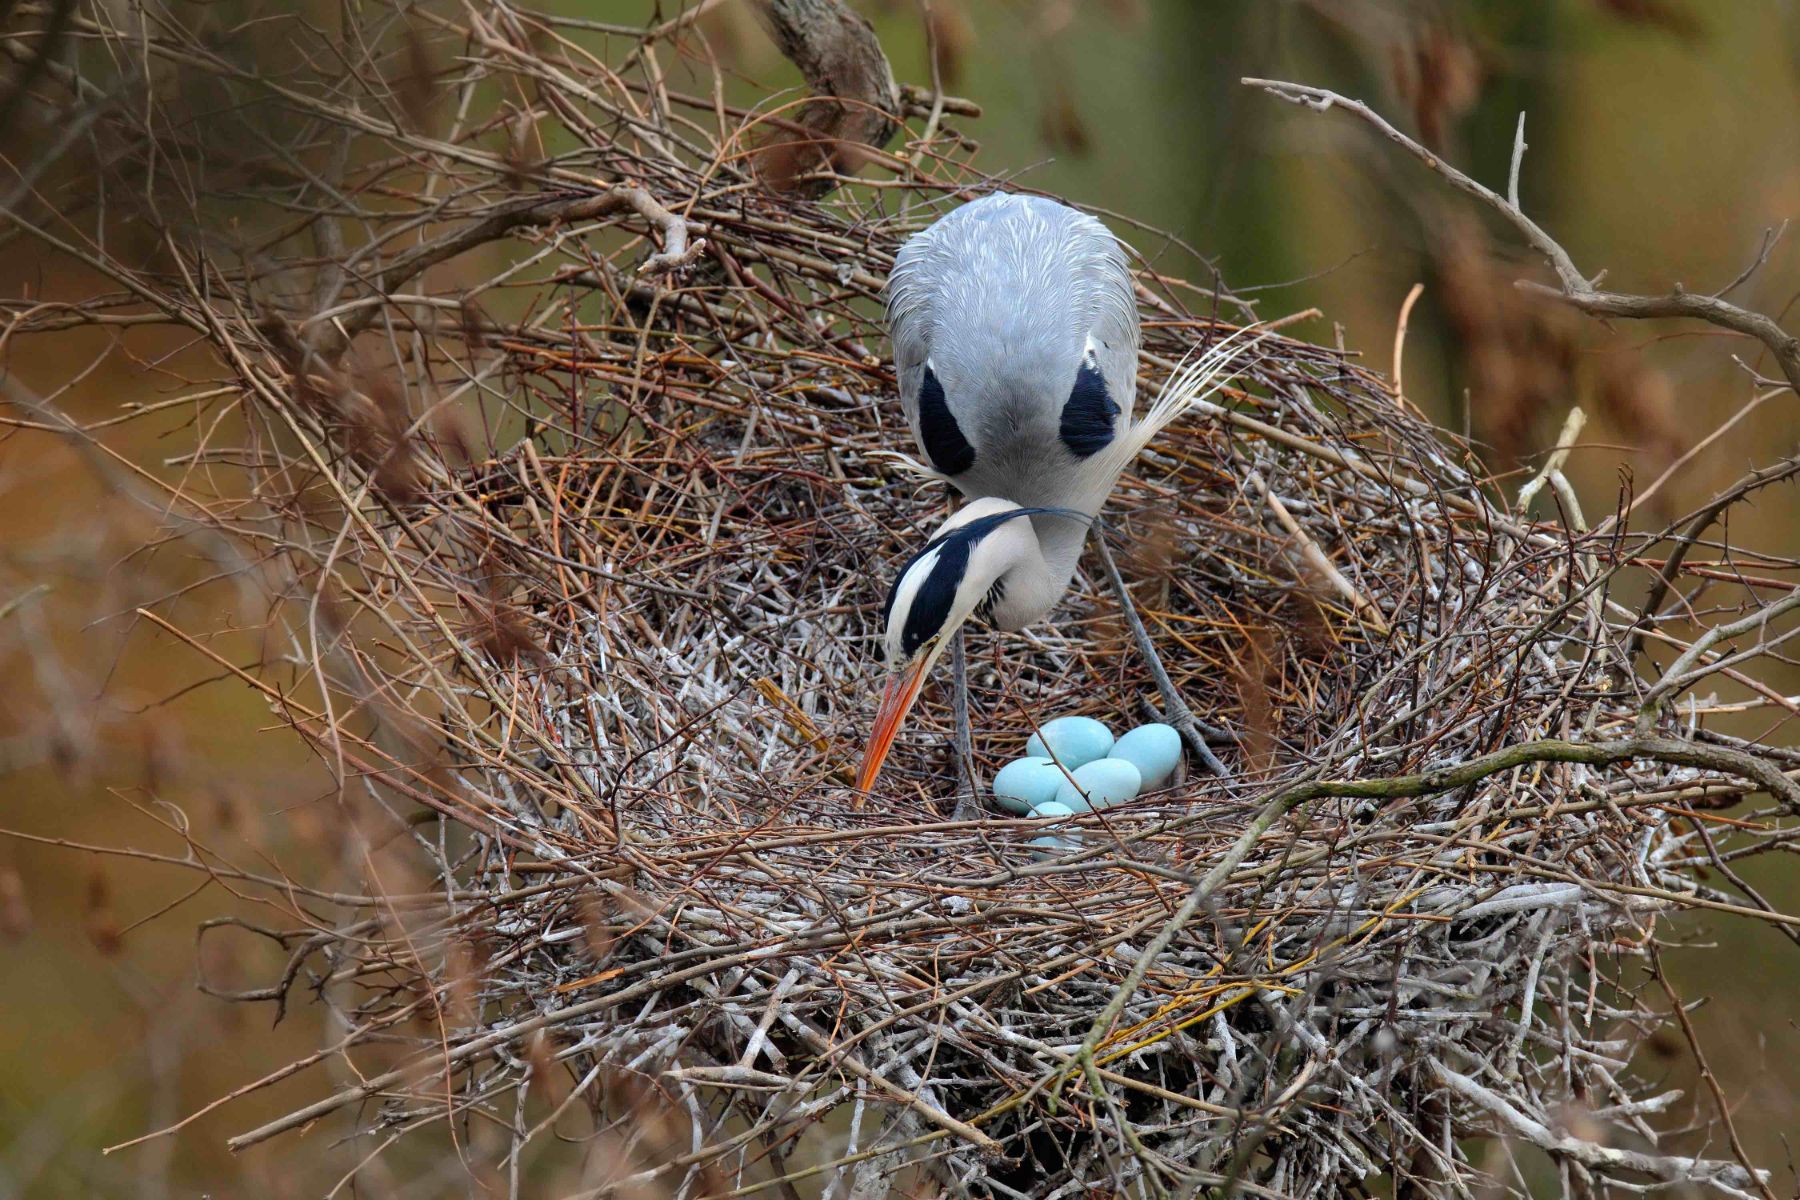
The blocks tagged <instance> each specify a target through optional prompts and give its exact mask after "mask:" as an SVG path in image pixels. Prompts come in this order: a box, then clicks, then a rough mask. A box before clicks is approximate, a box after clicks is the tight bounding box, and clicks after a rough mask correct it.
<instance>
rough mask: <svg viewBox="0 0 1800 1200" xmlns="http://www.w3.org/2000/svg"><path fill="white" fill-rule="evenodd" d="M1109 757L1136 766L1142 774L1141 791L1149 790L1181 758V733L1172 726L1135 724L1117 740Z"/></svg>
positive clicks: (1163, 779)
mask: <svg viewBox="0 0 1800 1200" xmlns="http://www.w3.org/2000/svg"><path fill="white" fill-rule="evenodd" d="M1112 757H1113V758H1122V759H1124V760H1125V761H1126V762H1128V763H1130V764H1131V765H1132V766H1134V767H1136V768H1137V769H1138V774H1139V775H1142V776H1143V777H1144V786H1143V790H1144V791H1146V792H1153V791H1155V790H1156V789H1157V788H1159V787H1161V786H1163V785H1164V784H1165V783H1167V782H1169V778H1170V776H1172V775H1174V774H1175V765H1176V764H1177V763H1179V762H1180V761H1181V735H1180V734H1179V733H1177V732H1175V727H1174V726H1173V725H1139V726H1138V727H1137V728H1136V729H1133V730H1132V731H1131V732H1130V733H1127V734H1126V735H1125V736H1124V737H1122V738H1120V739H1119V740H1118V742H1117V744H1115V745H1114V746H1113V748H1112Z"/></svg>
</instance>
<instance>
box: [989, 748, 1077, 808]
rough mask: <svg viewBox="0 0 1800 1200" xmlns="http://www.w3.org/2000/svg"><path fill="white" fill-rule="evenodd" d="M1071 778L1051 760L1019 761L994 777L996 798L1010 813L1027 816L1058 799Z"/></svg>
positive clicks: (1002, 768)
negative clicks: (1037, 808) (1058, 793)
mask: <svg viewBox="0 0 1800 1200" xmlns="http://www.w3.org/2000/svg"><path fill="white" fill-rule="evenodd" d="M1067 782H1068V779H1067V778H1066V777H1065V776H1064V775H1063V773H1062V772H1061V771H1059V770H1057V769H1056V764H1055V763H1053V762H1051V761H1050V760H1049V759H1047V758H1015V759H1013V760H1012V761H1011V762H1009V763H1007V764H1006V765H1005V766H1004V767H1001V768H1000V770H999V771H998V772H996V773H995V775H994V799H995V800H996V801H998V802H999V804H1000V807H1001V808H1004V809H1006V810H1007V811H1008V812H1015V813H1018V814H1019V815H1020V816H1024V815H1025V814H1026V813H1028V812H1030V811H1031V810H1032V809H1034V808H1036V807H1037V806H1038V805H1040V804H1044V803H1047V802H1049V801H1051V800H1054V799H1056V789H1057V788H1059V787H1061V786H1062V785H1063V784H1065V783H1067Z"/></svg>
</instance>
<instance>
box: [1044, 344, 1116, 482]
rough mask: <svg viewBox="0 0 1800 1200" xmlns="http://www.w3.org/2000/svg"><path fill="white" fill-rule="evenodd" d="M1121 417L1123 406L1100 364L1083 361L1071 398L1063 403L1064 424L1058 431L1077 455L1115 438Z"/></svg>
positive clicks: (1101, 447)
mask: <svg viewBox="0 0 1800 1200" xmlns="http://www.w3.org/2000/svg"><path fill="white" fill-rule="evenodd" d="M1118 417H1119V406H1118V405H1117V404H1114V403H1113V398H1112V397H1111V396H1109V395H1107V394H1106V380H1105V378H1104V377H1102V376H1101V374H1100V368H1099V367H1096V366H1095V365H1094V364H1093V363H1083V364H1082V366H1081V371H1080V372H1079V373H1078V374H1077V375H1076V376H1075V386H1074V388H1072V389H1071V390H1070V392H1069V402H1068V403H1067V404H1065V405H1063V411H1062V428H1061V429H1060V430H1059V431H1058V432H1059V433H1060V434H1061V435H1062V440H1063V445H1065V446H1067V447H1068V448H1069V450H1070V452H1071V453H1072V454H1074V455H1075V457H1076V458H1087V457H1088V456H1089V455H1091V454H1098V453H1099V452H1100V451H1102V450H1104V449H1106V447H1107V446H1108V444H1110V443H1111V442H1112V440H1113V422H1114V421H1116V420H1118Z"/></svg>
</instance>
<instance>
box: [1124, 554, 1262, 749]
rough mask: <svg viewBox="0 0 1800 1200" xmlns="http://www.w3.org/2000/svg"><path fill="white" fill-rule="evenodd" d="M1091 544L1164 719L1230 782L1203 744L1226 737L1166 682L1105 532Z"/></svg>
mask: <svg viewBox="0 0 1800 1200" xmlns="http://www.w3.org/2000/svg"><path fill="white" fill-rule="evenodd" d="M1094 542H1095V543H1096V545H1098V547H1099V549H1100V563H1101V565H1102V566H1103V567H1105V568H1106V579H1107V582H1108V583H1110V584H1111V585H1112V590H1113V594H1114V595H1116V596H1118V598H1119V607H1120V608H1121V609H1122V610H1123V611H1124V613H1125V624H1126V626H1127V627H1128V628H1129V629H1130V630H1131V636H1132V639H1133V640H1134V641H1136V642H1137V648H1138V653H1139V654H1142V655H1143V656H1144V662H1145V663H1146V664H1148V666H1149V667H1150V676H1151V678H1153V679H1155V680H1156V690H1157V691H1159V692H1161V693H1162V701H1163V712H1164V719H1165V720H1166V721H1167V722H1168V724H1170V725H1173V726H1174V727H1175V731H1176V732H1177V733H1179V734H1180V735H1181V740H1182V741H1184V742H1186V743H1187V747H1188V749H1189V750H1191V751H1192V752H1193V754H1194V757H1195V758H1197V759H1199V760H1200V763H1201V765H1202V766H1204V767H1205V768H1206V769H1207V770H1208V771H1211V772H1212V773H1213V774H1214V775H1216V776H1218V777H1219V778H1220V779H1230V778H1231V772H1230V771H1227V770H1226V769H1225V764H1224V763H1222V762H1220V761H1219V758H1218V756H1217V755H1216V754H1214V753H1213V752H1212V747H1211V746H1208V745H1207V744H1206V736H1207V735H1208V734H1211V735H1213V736H1214V737H1215V738H1216V739H1217V740H1221V741H1222V740H1228V738H1229V735H1228V734H1226V733H1225V731H1224V730H1222V729H1216V728H1214V727H1212V726H1205V727H1204V728H1203V727H1202V723H1201V722H1200V720H1199V719H1198V718H1197V717H1195V716H1194V712H1193V710H1192V709H1190V708H1189V707H1188V706H1187V701H1186V700H1184V699H1182V696H1181V693H1180V692H1179V691H1178V690H1176V687H1175V683H1174V681H1173V680H1171V679H1170V678H1169V672H1168V671H1167V670H1166V669H1165V668H1164V667H1163V664H1162V656H1161V655H1159V654H1157V652H1156V647H1155V646H1154V645H1153V644H1151V641H1150V634H1149V632H1148V631H1147V630H1146V629H1145V628H1144V622H1143V619H1142V618H1140V617H1139V616H1138V611H1137V605H1136V604H1135V603H1134V602H1133V601H1132V599H1131V591H1130V589H1128V588H1127V587H1126V586H1125V577H1124V576H1123V575H1121V574H1120V573H1119V564H1118V563H1116V562H1114V561H1113V554H1112V547H1110V546H1108V545H1107V544H1106V530H1105V529H1104V528H1101V529H1099V530H1098V532H1097V534H1096V536H1095V538H1094Z"/></svg>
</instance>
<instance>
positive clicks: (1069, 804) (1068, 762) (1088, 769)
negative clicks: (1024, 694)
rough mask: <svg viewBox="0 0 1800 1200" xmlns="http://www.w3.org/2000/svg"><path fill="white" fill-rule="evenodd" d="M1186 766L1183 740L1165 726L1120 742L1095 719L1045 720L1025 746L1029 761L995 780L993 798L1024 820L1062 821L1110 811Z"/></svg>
mask: <svg viewBox="0 0 1800 1200" xmlns="http://www.w3.org/2000/svg"><path fill="white" fill-rule="evenodd" d="M1180 763H1181V735H1180V734H1178V733H1176V732H1175V730H1174V729H1173V728H1172V727H1170V726H1168V725H1163V724H1152V725H1139V726H1138V727H1137V728H1136V729H1133V730H1131V731H1130V732H1128V733H1126V734H1125V736H1124V737H1121V738H1118V739H1117V740H1115V739H1114V738H1113V735H1112V731H1111V730H1110V729H1108V728H1107V727H1106V726H1105V725H1104V724H1102V723H1101V722H1099V721H1096V720H1094V719H1093V718H1092V717H1057V718H1056V719H1055V720H1053V721H1046V722H1044V724H1043V725H1042V726H1041V727H1040V728H1039V729H1038V731H1037V732H1036V733H1034V734H1032V735H1031V740H1030V741H1028V742H1027V743H1026V744H1025V757H1023V758H1016V759H1014V760H1013V761H1011V762H1009V763H1007V764H1006V765H1005V766H1004V767H1001V768H1000V770H999V772H998V773H997V774H996V775H995V776H994V799H995V801H996V802H997V803H998V804H999V805H1000V807H1002V808H1004V809H1006V810H1007V811H1009V812H1013V813H1017V814H1019V815H1020V816H1026V815H1030V816H1051V815H1055V816H1062V815H1065V814H1063V813H1061V812H1060V811H1053V812H1050V813H1045V812H1042V811H1040V810H1041V809H1042V808H1043V807H1044V806H1045V805H1046V804H1051V805H1056V806H1058V807H1059V808H1060V807H1066V808H1068V809H1069V810H1070V812H1073V813H1082V812H1091V811H1093V810H1095V809H1100V808H1110V807H1112V806H1113V805H1115V804H1123V803H1125V802H1126V801H1127V800H1130V799H1133V798H1134V797H1136V796H1137V795H1138V793H1140V792H1143V791H1151V790H1154V789H1156V788H1159V787H1162V786H1163V785H1165V784H1166V783H1168V781H1169V779H1170V778H1171V777H1173V775H1174V774H1175V769H1176V767H1177V766H1179V765H1180Z"/></svg>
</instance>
